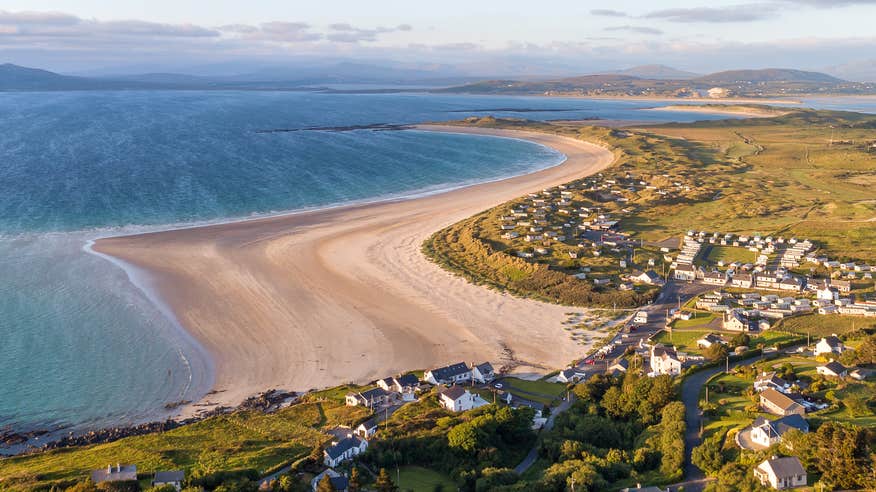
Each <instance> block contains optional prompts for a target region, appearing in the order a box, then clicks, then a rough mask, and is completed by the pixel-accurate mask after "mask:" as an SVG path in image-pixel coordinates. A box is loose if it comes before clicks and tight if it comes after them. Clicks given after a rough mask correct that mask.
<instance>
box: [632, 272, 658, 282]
mask: <svg viewBox="0 0 876 492" xmlns="http://www.w3.org/2000/svg"><path fill="white" fill-rule="evenodd" d="M632 279H633V281H635V282H642V283H644V284H651V285H663V279H662V278H660V275H657V272H655V271H654V270H648V271H647V272H642V273H640V274H638V275H636V276H634V277H632Z"/></svg>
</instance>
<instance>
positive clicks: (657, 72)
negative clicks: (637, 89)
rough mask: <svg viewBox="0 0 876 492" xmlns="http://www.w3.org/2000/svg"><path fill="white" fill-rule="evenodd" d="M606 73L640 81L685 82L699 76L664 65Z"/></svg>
mask: <svg viewBox="0 0 876 492" xmlns="http://www.w3.org/2000/svg"><path fill="white" fill-rule="evenodd" d="M606 73H611V74H617V75H629V76H631V77H638V78H640V79H667V80H685V79H692V78H695V77H699V76H700V74H697V73H693V72H685V71H684V70H678V69H675V68H672V67H667V66H666V65H639V66H637V67H631V68H627V69H624V70H614V71H610V72H606Z"/></svg>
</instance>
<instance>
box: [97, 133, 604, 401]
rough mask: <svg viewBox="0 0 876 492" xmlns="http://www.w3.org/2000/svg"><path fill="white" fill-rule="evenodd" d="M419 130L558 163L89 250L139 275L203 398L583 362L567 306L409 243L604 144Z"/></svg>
mask: <svg viewBox="0 0 876 492" xmlns="http://www.w3.org/2000/svg"><path fill="white" fill-rule="evenodd" d="M421 129H427V130H433V131H451V132H457V133H478V134H487V135H495V136H507V137H515V138H524V139H526V140H530V141H533V142H536V143H539V144H542V145H546V146H549V147H552V148H554V149H556V150H558V151H560V152H562V153H563V154H565V155H566V156H567V160H566V161H565V162H564V163H562V164H560V165H558V166H555V167H552V168H549V169H545V170H542V171H538V172H535V173H531V174H527V175H524V176H518V177H513V178H509V179H505V180H501V181H495V182H490V183H483V184H479V185H474V186H469V187H466V188H461V189H457V190H453V191H449V192H445V193H440V194H435V195H431V196H425V197H421V198H415V199H405V200H396V201H385V202H379V203H373V204H365V205H353V206H344V207H337V208H330V209H324V210H317V211H309V212H301V213H294V214H287V215H281V216H275V217H269V218H260V219H253V220H244V221H238V222H231V223H225V224H218V225H209V226H202V227H193V228H189V229H178V230H171V231H164V232H156V233H149V234H141V235H134V236H124V237H114V238H106V239H100V240H98V241H97V242H96V243H95V245H94V247H93V248H94V250H96V251H98V252H100V253H103V254H107V255H110V256H113V257H115V258H118V259H120V260H123V261H124V262H126V263H128V264H131V265H133V266H134V267H136V268H137V269H139V270H140V271H141V272H145V274H146V275H148V276H149V277H150V281H151V285H152V286H153V287H154V288H155V289H156V293H157V294H158V295H159V296H160V298H161V299H162V301H163V302H164V303H166V304H167V305H168V306H169V307H170V309H171V310H172V311H173V313H174V315H175V316H176V317H177V319H178V320H179V321H180V323H181V324H182V325H183V326H184V327H185V329H186V330H187V331H188V332H189V333H191V335H193V336H194V337H195V338H196V339H197V340H198V341H199V342H200V343H201V344H202V345H203V346H204V348H205V349H206V350H207V351H208V352H209V353H210V354H211V357H212V358H213V360H214V363H215V368H216V374H215V386H214V389H215V390H216V391H217V393H215V394H212V395H209V396H208V397H207V398H206V399H205V400H206V401H209V402H210V403H214V404H223V405H236V404H238V403H240V401H242V400H243V399H244V398H246V397H248V396H250V395H252V394H254V393H257V392H259V391H263V390H266V389H269V388H281V389H287V390H295V391H304V390H308V389H310V388H319V387H326V386H332V385H337V384H341V383H345V382H357V383H364V382H368V381H372V380H374V379H376V378H379V377H386V376H389V375H392V374H395V373H398V372H399V371H404V370H411V369H421V368H428V367H432V366H436V365H443V364H446V363H452V362H458V361H466V362H475V361H478V362H480V361H483V360H489V361H492V362H493V364H494V366H496V367H497V368H498V367H500V366H503V365H509V366H513V367H514V371H516V372H522V373H546V372H548V371H550V370H553V369H557V368H561V367H563V366H565V365H566V364H568V363H569V362H570V361H571V360H573V359H575V358H578V357H581V356H583V355H584V354H585V353H586V350H587V347H585V346H581V345H578V344H577V343H576V342H574V341H573V340H571V338H570V337H569V336H568V334H567V332H566V331H565V330H563V326H562V322H563V321H564V320H565V319H566V316H565V314H564V313H566V312H568V311H569V310H570V309H569V308H568V307H562V306H556V305H551V304H545V303H541V302H537V301H532V300H527V299H519V298H515V297H512V296H509V295H506V294H502V293H499V292H496V291H493V290H490V289H487V288H484V287H479V286H476V285H472V284H470V283H468V282H467V281H466V280H464V279H462V278H460V277H457V276H454V275H452V274H450V273H448V272H447V271H445V270H443V269H441V268H440V267H438V266H437V265H435V264H433V263H431V262H430V261H428V260H427V259H426V258H425V257H424V256H423V254H422V253H421V251H420V247H421V244H422V242H423V241H424V240H425V239H426V238H427V237H428V236H429V235H431V234H432V233H433V232H435V231H437V230H439V229H441V228H443V227H446V226H448V225H450V224H452V223H454V222H457V221H459V220H462V219H464V218H466V217H469V216H471V215H473V214H475V213H477V212H480V211H482V210H484V209H487V208H489V207H492V206H495V205H498V204H500V203H502V202H505V201H507V200H510V199H513V198H516V197H518V196H521V195H524V194H526V193H528V192H531V191H536V190H541V189H543V188H546V187H549V186H554V185H558V184H561V183H564V182H568V181H571V180H573V179H576V178H580V177H582V176H585V175H588V174H592V173H595V172H597V171H599V170H602V169H604V168H606V167H607V166H609V165H610V164H611V163H612V161H613V159H614V155H613V154H612V152H611V151H609V150H606V149H604V148H602V147H599V146H596V145H593V144H589V143H585V142H581V141H578V140H573V139H569V138H565V137H559V136H553V135H547V134H539V133H524V132H516V131H500V130H488V129H477V128H457V127H437V126H423V127H421ZM201 403H202V404H203V403H204V402H201ZM203 408H204V407H203V406H202V407H197V408H196V407H192V406H190V407H189V408H187V409H185V410H184V412H183V414H184V415H190V414H192V413H194V412H195V410H197V409H203Z"/></svg>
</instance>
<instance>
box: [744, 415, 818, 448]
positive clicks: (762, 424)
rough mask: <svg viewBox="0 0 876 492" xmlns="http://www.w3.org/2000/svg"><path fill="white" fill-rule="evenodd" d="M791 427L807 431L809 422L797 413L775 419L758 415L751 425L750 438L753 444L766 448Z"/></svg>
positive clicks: (776, 441)
mask: <svg viewBox="0 0 876 492" xmlns="http://www.w3.org/2000/svg"><path fill="white" fill-rule="evenodd" d="M792 429H796V430H799V431H800V432H809V424H808V423H807V422H806V419H804V418H803V417H801V416H800V415H797V414H793V415H787V416H785V417H781V418H778V419H776V420H768V419H767V418H765V417H758V418H757V419H755V421H754V423H753V424H752V425H751V440H752V442H754V443H755V444H758V445H761V446H763V447H765V448H768V447H770V446H772V445H773V444H777V443H778V442H780V441H781V440H782V436H783V435H785V433H787V432H788V431H790V430H792Z"/></svg>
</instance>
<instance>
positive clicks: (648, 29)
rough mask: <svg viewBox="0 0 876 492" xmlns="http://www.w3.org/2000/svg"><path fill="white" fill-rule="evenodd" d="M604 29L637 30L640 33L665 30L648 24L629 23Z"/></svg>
mask: <svg viewBox="0 0 876 492" xmlns="http://www.w3.org/2000/svg"><path fill="white" fill-rule="evenodd" d="M603 30H604V31H627V32H635V33H639V34H654V35H656V34H663V31H661V30H660V29H657V28H655V27H646V26H631V25H629V24H627V25H623V26H611V27H606V28H605V29H603Z"/></svg>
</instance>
